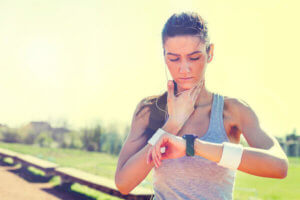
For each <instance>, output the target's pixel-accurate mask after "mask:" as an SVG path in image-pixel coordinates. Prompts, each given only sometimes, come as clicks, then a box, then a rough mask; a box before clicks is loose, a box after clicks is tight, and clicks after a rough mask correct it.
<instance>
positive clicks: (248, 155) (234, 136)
mask: <svg viewBox="0 0 300 200" xmlns="http://www.w3.org/2000/svg"><path fill="white" fill-rule="evenodd" d="M164 47H165V52H166V53H165V61H166V64H167V66H168V68H169V70H170V73H171V75H172V77H173V78H174V80H175V81H176V82H177V84H178V88H179V91H184V93H182V94H181V95H180V96H178V97H176V96H174V95H173V89H174V86H173V84H171V85H170V86H169V88H168V104H169V105H168V111H170V112H169V113H170V117H169V119H170V123H168V121H167V122H166V124H165V126H164V127H163V129H164V130H165V131H167V132H168V133H171V134H165V135H163V136H161V138H160V140H159V141H157V143H156V144H155V145H154V146H153V147H152V148H150V149H149V151H148V155H147V163H150V162H152V161H153V162H154V163H155V167H159V166H160V165H161V160H164V159H174V158H179V157H182V156H185V150H186V149H185V145H186V144H185V140H184V139H182V135H184V134H190V133H193V134H196V135H198V137H201V136H203V135H204V134H205V133H206V131H207V129H208V125H209V116H210V110H211V105H209V106H204V107H200V108H199V107H198V108H197V109H196V110H192V109H191V106H190V105H189V104H191V102H193V101H191V100H190V101H188V100H187V97H189V95H187V96H184V95H183V94H185V93H189V94H191V97H190V99H193V98H194V97H193V95H197V100H196V102H195V103H196V104H200V105H201V104H204V105H205V103H207V102H210V101H211V96H212V93H211V92H209V91H208V90H207V89H206V88H205V84H204V85H203V87H202V89H200V87H198V88H197V87H196V88H195V87H193V86H195V85H197V83H198V82H199V80H201V79H204V78H205V70H206V67H207V63H209V62H211V60H212V58H213V49H214V48H213V45H212V46H211V51H210V52H207V53H206V52H205V44H204V43H202V42H201V41H200V40H199V39H198V38H195V37H192V36H176V37H172V38H169V39H167V40H166V43H165V45H164ZM197 50H199V51H202V53H199V55H200V56H198V57H200V58H199V59H198V60H191V59H190V58H191V56H189V54H190V53H191V52H194V51H197ZM175 54H176V55H175ZM201 54H202V55H201ZM208 55H210V59H208ZM193 57H194V56H193ZM175 60H176V61H175ZM179 77H194V78H193V79H191V80H190V81H181V80H180V79H179ZM170 83H172V82H170ZM194 91H196V92H194ZM180 98H182V99H185V101H180V103H176V102H179V100H178V99H180ZM183 102H186V104H184V103H183ZM184 111H185V112H184ZM182 116H185V117H182ZM223 121H224V129H225V131H226V134H227V136H228V138H229V142H231V143H236V144H238V143H239V142H240V135H241V134H243V136H244V137H245V139H246V141H247V142H248V144H249V146H250V147H244V151H243V155H242V160H241V163H240V165H239V167H238V170H240V171H243V172H246V173H249V174H253V175H257V176H262V177H271V178H285V177H286V175H287V170H288V159H287V157H286V155H285V153H284V152H283V150H282V149H281V147H280V145H279V143H278V141H277V140H276V139H275V138H274V137H273V136H272V135H270V134H267V133H266V132H265V131H264V130H262V129H261V127H260V125H259V121H258V118H257V116H256V114H255V112H254V111H253V110H252V109H251V107H250V106H249V105H248V104H247V103H245V102H244V101H242V100H239V99H235V98H229V97H226V96H225V98H224V111H223ZM174 127H177V129H176V128H175V131H174ZM176 130H179V131H176ZM161 147H166V152H164V153H161V151H160V148H161ZM222 151H223V145H222V144H216V143H211V142H205V141H201V140H200V139H196V140H195V154H196V155H199V156H202V157H204V158H207V159H209V160H211V161H214V162H219V161H220V159H221V156H222Z"/></svg>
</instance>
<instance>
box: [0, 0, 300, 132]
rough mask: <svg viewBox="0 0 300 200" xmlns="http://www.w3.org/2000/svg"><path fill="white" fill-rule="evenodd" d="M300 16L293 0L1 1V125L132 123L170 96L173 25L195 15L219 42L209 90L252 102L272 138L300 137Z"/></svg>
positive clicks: (208, 77) (208, 75) (210, 67)
mask: <svg viewBox="0 0 300 200" xmlns="http://www.w3.org/2000/svg"><path fill="white" fill-rule="evenodd" d="M299 8H300V6H299V3H297V1H292V0H290V1H286V0H285V1H284V0H281V1H279V0H272V1H260V0H253V1H247V2H245V1H240V0H235V1H234V0H230V1H229V0H227V1H221V0H220V1H207V0H206V1H200V0H195V1H188V0H185V1H180V0H179V1H141V0H137V1H122V0H119V1H116V0H114V1H109V0H106V1H100V0H88V1H73V0H53V1H38V0H35V1H34V0H27V1H23V0H14V1H8V0H0V27H1V31H0V67H1V71H0V91H1V99H0V102H1V110H0V113H1V114H0V123H2V124H7V125H9V126H19V125H23V124H26V123H28V122H29V121H31V120H50V121H51V120H52V121H55V120H58V119H65V120H67V121H68V123H69V124H71V126H73V127H82V126H85V125H90V124H93V123H95V122H98V121H102V122H103V123H112V122H116V123H120V124H123V125H124V124H126V123H127V124H130V122H131V119H132V115H133V112H134V109H135V107H136V105H137V103H138V102H139V101H140V100H141V99H142V98H144V97H146V96H150V95H155V94H161V93H162V92H164V91H165V90H166V88H167V87H166V81H167V77H166V75H165V69H164V67H166V66H165V63H164V60H163V56H162V47H161V31H162V28H163V25H164V23H165V22H166V20H167V19H168V17H170V16H171V15H172V14H173V13H174V12H178V11H186V10H191V11H196V12H198V13H199V14H200V15H201V16H202V17H203V18H204V19H205V20H207V22H208V28H209V30H210V35H211V42H212V43H214V44H215V53H214V59H213V61H212V62H211V63H210V64H208V68H207V71H206V84H207V87H208V89H209V90H210V91H213V92H219V93H221V94H222V95H226V96H231V97H235V98H241V99H243V100H245V101H246V102H247V103H248V104H249V105H250V106H251V107H252V108H253V109H254V111H255V112H256V114H257V116H258V117H259V120H260V123H261V126H262V128H263V129H264V130H265V131H266V132H268V133H270V134H272V135H277V136H280V135H284V134H285V133H290V132H292V130H293V129H294V128H297V130H299V128H300V117H299V114H300V107H299V102H300V95H299V93H298V92H299V89H297V88H298V87H299V86H300V80H299V72H300V70H299V67H300V61H299V59H298V58H299V57H298V56H299V55H298V52H299V51H298V48H299V46H300V39H299V35H300V29H299V22H298V20H299V19H300V14H299ZM168 78H169V79H170V78H171V76H170V74H168Z"/></svg>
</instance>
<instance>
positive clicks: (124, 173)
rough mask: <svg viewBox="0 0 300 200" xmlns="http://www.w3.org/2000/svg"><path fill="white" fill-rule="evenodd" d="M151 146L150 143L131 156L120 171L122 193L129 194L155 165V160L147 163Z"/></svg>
mask: <svg viewBox="0 0 300 200" xmlns="http://www.w3.org/2000/svg"><path fill="white" fill-rule="evenodd" d="M150 147H151V145H150V144H147V145H145V146H144V147H143V148H142V149H141V150H140V151H139V152H137V153H136V154H134V155H133V156H132V157H131V158H129V159H128V160H127V161H126V162H125V164H124V165H123V167H122V168H121V169H120V171H119V172H118V178H117V179H118V181H117V182H118V189H119V190H120V192H121V193H122V194H128V193H129V192H130V191H132V190H133V189H134V188H135V187H136V186H137V185H138V184H140V182H142V181H143V180H144V179H145V178H146V177H147V175H148V174H149V172H150V171H151V169H152V168H153V167H154V162H151V163H149V164H147V160H146V157H147V152H148V151H149V148H150Z"/></svg>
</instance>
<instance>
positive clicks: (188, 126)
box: [177, 103, 241, 143]
mask: <svg viewBox="0 0 300 200" xmlns="http://www.w3.org/2000/svg"><path fill="white" fill-rule="evenodd" d="M219 117H220V116H219ZM222 119H223V120H222V121H223V127H221V128H224V130H225V132H226V134H227V137H228V139H229V141H230V142H232V143H239V142H240V135H241V131H240V130H239V128H238V127H239V126H238V120H237V118H236V116H234V114H232V112H230V108H229V106H228V105H226V103H224V109H223V113H222ZM210 122H211V106H210V107H207V108H201V109H199V108H198V109H196V110H195V111H194V113H192V115H191V116H190V117H189V119H188V120H187V121H186V123H185V124H184V126H183V127H182V128H181V129H180V131H179V132H178V134H177V135H178V136H183V135H184V134H195V135H197V136H198V138H201V137H203V136H204V135H205V134H207V131H208V129H209V124H210Z"/></svg>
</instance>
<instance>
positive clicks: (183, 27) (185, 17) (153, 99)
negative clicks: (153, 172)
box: [136, 12, 210, 139]
mask: <svg viewBox="0 0 300 200" xmlns="http://www.w3.org/2000/svg"><path fill="white" fill-rule="evenodd" d="M178 35H193V36H198V37H199V38H200V40H201V41H202V42H204V43H205V44H206V45H207V46H206V51H207V52H209V48H210V45H209V43H210V38H209V36H208V29H207V22H206V21H204V19H203V18H202V17H201V16H200V15H198V14H197V13H195V12H181V13H175V14H173V15H172V16H171V17H170V18H169V19H168V20H167V22H166V23H165V25H164V28H163V30H162V44H163V46H164V42H165V41H166V39H167V38H168V37H175V36H178ZM167 95H168V92H167V91H166V92H164V93H163V94H161V95H154V96H149V97H146V98H144V99H143V100H142V106H141V107H140V109H139V110H138V111H137V112H136V116H137V115H138V114H139V113H140V112H141V111H142V110H143V109H144V108H146V107H148V108H149V111H150V119H149V123H148V126H147V128H146V130H145V131H144V133H143V136H146V137H147V138H148V139H149V138H150V137H152V135H153V134H154V133H155V132H156V130H157V129H158V128H161V127H162V126H163V125H164V123H165V112H163V111H162V110H164V111H166V112H167V108H166V105H167ZM158 107H159V108H158ZM161 109H162V110H161Z"/></svg>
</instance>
